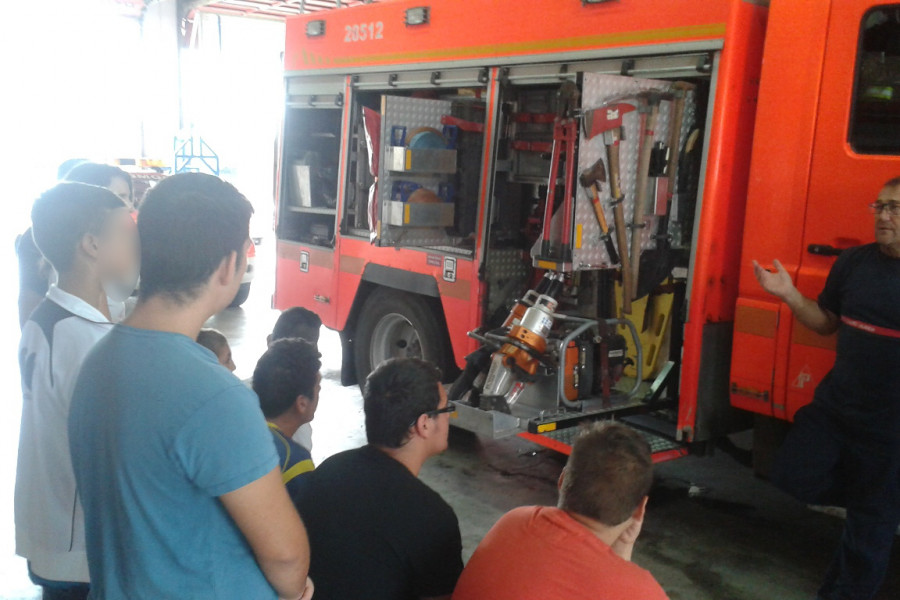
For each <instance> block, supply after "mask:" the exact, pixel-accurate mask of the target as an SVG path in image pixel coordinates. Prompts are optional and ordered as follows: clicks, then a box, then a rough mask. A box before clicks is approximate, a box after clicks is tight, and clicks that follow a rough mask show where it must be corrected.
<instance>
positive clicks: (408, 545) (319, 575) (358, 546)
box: [297, 359, 463, 600]
mask: <svg viewBox="0 0 900 600" xmlns="http://www.w3.org/2000/svg"><path fill="white" fill-rule="evenodd" d="M363 400H364V409H365V413H366V436H367V437H368V441H369V444H368V445H367V446H364V447H362V448H358V449H356V450H349V451H347V452H342V453H340V454H337V455H335V456H332V457H331V458H329V459H328V460H326V461H325V462H323V463H322V464H321V465H320V466H319V467H318V468H317V469H316V470H315V471H313V472H312V473H310V474H309V475H308V476H307V479H306V481H305V483H304V486H303V489H302V490H301V491H300V495H299V497H298V500H297V507H298V509H299V510H300V514H301V515H302V516H303V520H304V522H305V523H306V527H307V531H308V534H309V539H310V547H311V553H312V562H311V566H310V572H311V575H310V576H311V577H312V578H313V579H314V581H315V582H316V599H317V600H345V599H349V598H366V599H367V600H418V599H419V598H449V597H450V594H451V593H452V592H453V588H454V587H455V585H456V580H457V579H458V578H459V574H460V573H461V572H462V566H463V565H462V558H461V554H462V541H461V539H460V534H459V523H458V521H457V519H456V515H455V514H454V512H453V509H452V508H450V506H449V505H448V504H447V503H446V502H445V501H444V500H443V499H442V498H441V497H440V496H439V495H438V494H437V492H435V491H434V490H432V489H431V488H429V487H428V486H427V485H425V484H424V483H422V482H421V481H420V480H419V479H418V474H419V470H420V469H421V468H422V465H423V464H424V463H425V461H426V460H427V459H428V458H430V457H431V456H434V455H436V454H439V453H441V452H443V451H444V450H445V449H446V448H447V434H448V430H449V427H450V424H449V416H448V413H451V412H453V410H454V409H453V406H452V404H448V402H447V395H446V393H445V392H444V389H443V387H442V386H441V384H440V372H439V371H438V370H437V369H436V368H435V367H434V366H433V365H431V364H430V363H427V362H425V361H422V360H416V359H393V360H390V361H387V362H385V363H382V364H381V365H380V366H379V367H378V368H377V369H375V371H373V372H372V373H371V374H370V375H369V377H368V379H367V380H366V385H365V391H364V393H363Z"/></svg>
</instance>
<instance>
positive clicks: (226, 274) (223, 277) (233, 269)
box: [216, 252, 238, 287]
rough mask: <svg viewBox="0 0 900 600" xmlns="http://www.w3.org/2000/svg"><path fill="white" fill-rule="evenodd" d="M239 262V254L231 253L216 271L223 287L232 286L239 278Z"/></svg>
mask: <svg viewBox="0 0 900 600" xmlns="http://www.w3.org/2000/svg"><path fill="white" fill-rule="evenodd" d="M237 260H238V255H237V252H231V253H229V254H228V256H226V257H225V258H223V259H222V262H221V263H219V268H218V269H216V279H217V280H218V282H219V284H220V285H222V286H223V287H227V286H229V285H231V282H233V281H234V278H235V277H237Z"/></svg>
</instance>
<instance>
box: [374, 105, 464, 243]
mask: <svg viewBox="0 0 900 600" xmlns="http://www.w3.org/2000/svg"><path fill="white" fill-rule="evenodd" d="M450 106H451V103H450V102H449V101H446V100H431V99H425V98H405V97H400V96H384V98H383V102H382V115H381V146H382V148H381V151H382V153H385V152H387V148H388V147H389V145H390V140H391V128H392V127H394V126H395V125H401V126H403V127H406V131H407V133H408V132H410V131H412V130H413V129H416V128H418V127H433V128H435V129H437V130H439V131H440V129H441V127H442V125H441V116H443V115H448V114H450ZM386 166H387V160H384V159H383V160H381V161H380V166H379V170H380V171H381V173H379V176H378V201H379V207H380V210H381V222H382V226H381V238H382V242H381V243H382V244H383V245H388V246H390V245H397V244H402V245H405V246H453V245H454V244H453V239H452V238H451V237H450V236H448V235H447V234H446V233H445V231H444V229H443V228H442V227H396V228H395V227H390V226H389V225H387V213H386V210H387V207H388V201H389V200H390V198H391V188H392V184H393V182H394V181H395V180H398V179H402V180H404V181H415V182H416V183H418V184H419V185H421V186H422V187H425V188H428V189H430V190H431V191H433V192H435V193H437V191H438V184H439V183H440V182H441V181H447V180H449V179H450V177H449V176H444V175H430V174H412V173H394V172H391V171H388V170H387V168H386Z"/></svg>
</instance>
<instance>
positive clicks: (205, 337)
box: [197, 328, 228, 356]
mask: <svg viewBox="0 0 900 600" xmlns="http://www.w3.org/2000/svg"><path fill="white" fill-rule="evenodd" d="M197 343H198V344H200V345H201V346H203V347H204V348H208V349H210V350H212V352H213V354H215V355H216V356H218V355H219V352H221V351H222V349H223V348H224V347H225V346H227V345H228V338H226V337H225V334H223V333H222V332H221V331H219V330H218V329H212V328H210V329H201V330H200V333H199V334H197Z"/></svg>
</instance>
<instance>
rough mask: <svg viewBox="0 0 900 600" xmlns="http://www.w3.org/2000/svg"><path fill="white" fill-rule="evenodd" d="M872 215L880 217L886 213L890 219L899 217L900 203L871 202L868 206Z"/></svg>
mask: <svg viewBox="0 0 900 600" xmlns="http://www.w3.org/2000/svg"><path fill="white" fill-rule="evenodd" d="M869 210H871V211H872V214H873V215H880V214H881V213H882V212H884V211H887V213H888V214H889V215H891V216H892V217H900V202H873V203H872V204H870V205H869Z"/></svg>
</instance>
